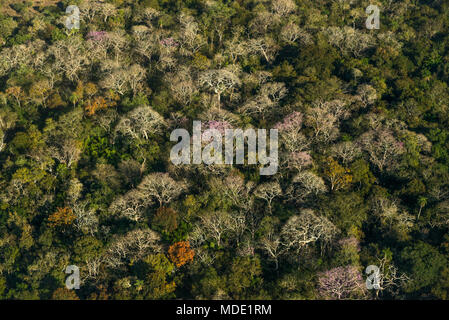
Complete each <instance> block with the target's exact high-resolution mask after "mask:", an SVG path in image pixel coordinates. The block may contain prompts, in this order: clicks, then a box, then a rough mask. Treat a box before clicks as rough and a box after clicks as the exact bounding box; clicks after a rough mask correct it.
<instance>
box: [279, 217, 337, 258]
mask: <svg viewBox="0 0 449 320" xmlns="http://www.w3.org/2000/svg"><path fill="white" fill-rule="evenodd" d="M336 233H337V228H336V227H335V226H334V225H333V224H332V222H330V221H329V220H328V219H327V218H326V217H323V216H318V215H316V214H315V213H314V212H313V210H311V209H304V210H302V211H301V214H300V215H299V216H298V215H295V216H292V217H290V219H288V221H287V222H286V223H285V225H284V226H283V227H282V230H281V238H282V243H283V244H284V245H285V246H286V247H287V248H290V249H295V250H296V251H297V252H298V251H300V250H301V249H302V248H304V247H305V246H307V245H308V244H311V243H315V242H317V241H321V242H323V243H327V242H329V241H330V240H331V239H332V238H333V237H334V236H335V235H336Z"/></svg>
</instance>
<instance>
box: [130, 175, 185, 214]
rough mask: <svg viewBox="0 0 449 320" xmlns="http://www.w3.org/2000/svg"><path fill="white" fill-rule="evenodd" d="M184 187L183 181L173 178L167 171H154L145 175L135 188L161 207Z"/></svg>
mask: <svg viewBox="0 0 449 320" xmlns="http://www.w3.org/2000/svg"><path fill="white" fill-rule="evenodd" d="M186 187H187V186H186V184H185V183H184V182H181V181H175V180H173V179H172V178H171V177H170V176H169V175H168V173H162V172H156V173H151V174H149V175H147V176H145V177H144V178H143V179H142V182H141V183H140V184H139V186H138V187H137V189H138V190H139V191H140V192H141V193H142V194H143V195H144V197H148V198H152V199H153V200H156V201H157V202H158V203H159V206H160V207H162V206H163V205H166V204H169V203H170V202H171V201H172V200H174V199H176V198H177V197H179V196H180V195H181V193H182V192H184V190H185V189H186Z"/></svg>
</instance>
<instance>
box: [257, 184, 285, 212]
mask: <svg viewBox="0 0 449 320" xmlns="http://www.w3.org/2000/svg"><path fill="white" fill-rule="evenodd" d="M280 195H282V189H281V186H280V185H279V183H278V182H266V183H263V184H261V185H259V186H258V187H257V188H256V189H255V191H254V196H255V197H256V198H260V199H263V200H265V201H266V202H267V204H268V212H269V213H270V214H271V211H272V202H273V200H274V199H275V198H277V197H279V196H280Z"/></svg>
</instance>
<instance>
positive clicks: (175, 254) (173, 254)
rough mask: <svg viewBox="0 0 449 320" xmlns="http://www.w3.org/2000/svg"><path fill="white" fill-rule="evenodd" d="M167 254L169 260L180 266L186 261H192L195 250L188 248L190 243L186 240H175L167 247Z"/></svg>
mask: <svg viewBox="0 0 449 320" xmlns="http://www.w3.org/2000/svg"><path fill="white" fill-rule="evenodd" d="M168 255H169V256H170V260H171V261H173V263H174V264H175V265H176V266H177V267H181V266H183V265H185V264H186V263H188V262H191V261H193V257H194V256H195V252H194V251H193V250H192V249H191V248H190V243H189V242H188V241H180V242H176V243H174V244H173V245H171V246H170V248H168Z"/></svg>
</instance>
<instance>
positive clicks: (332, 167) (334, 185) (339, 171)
mask: <svg viewBox="0 0 449 320" xmlns="http://www.w3.org/2000/svg"><path fill="white" fill-rule="evenodd" d="M350 172H351V170H349V169H346V168H344V167H342V166H341V165H340V164H339V163H338V162H337V161H335V160H334V159H332V158H328V159H327V164H326V168H325V170H324V174H325V176H326V177H327V179H328V180H329V182H330V184H331V190H335V191H338V190H340V189H343V188H345V187H347V186H348V185H349V184H350V183H351V181H352V176H351V175H350Z"/></svg>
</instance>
